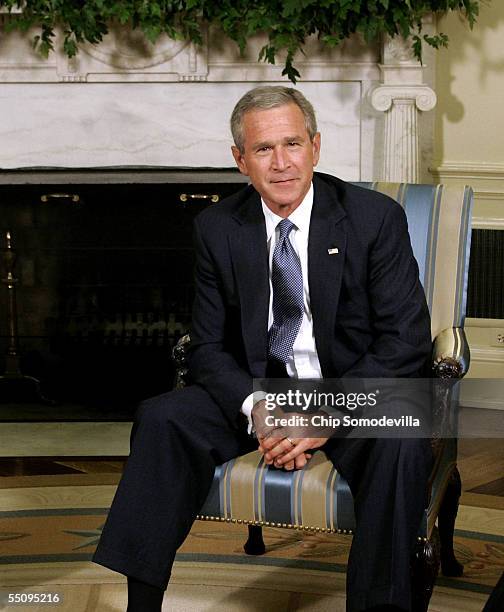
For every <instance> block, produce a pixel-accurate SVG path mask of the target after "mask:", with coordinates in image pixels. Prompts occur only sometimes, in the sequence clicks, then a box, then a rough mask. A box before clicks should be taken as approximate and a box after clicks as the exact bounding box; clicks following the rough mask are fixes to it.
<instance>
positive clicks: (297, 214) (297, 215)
mask: <svg viewBox="0 0 504 612" xmlns="http://www.w3.org/2000/svg"><path fill="white" fill-rule="evenodd" d="M261 204H262V209H263V214H264V219H265V221H266V238H267V240H268V241H269V240H270V238H271V236H272V235H273V233H274V231H275V228H276V226H277V225H278V224H279V223H280V221H281V220H282V217H279V216H278V215H276V214H275V213H274V212H273V211H272V210H270V209H269V208H268V207H267V205H266V203H265V202H264V200H263V199H262V198H261ZM312 208H313V183H311V184H310V189H308V192H307V194H306V195H305V197H304V198H303V201H302V202H301V204H300V205H299V206H298V207H297V208H296V209H295V210H294V211H293V212H292V213H291V214H290V215H289V217H288V218H289V220H290V221H292V223H294V225H295V226H296V227H297V228H298V230H301V231H304V232H308V229H309V227H310V217H311V211H312Z"/></svg>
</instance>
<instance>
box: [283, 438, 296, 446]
mask: <svg viewBox="0 0 504 612" xmlns="http://www.w3.org/2000/svg"><path fill="white" fill-rule="evenodd" d="M285 439H286V440H287V442H290V443H291V445H292V446H296V445H295V444H294V442H293V441H292V440H291V439H290V438H285Z"/></svg>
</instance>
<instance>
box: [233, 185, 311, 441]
mask: <svg viewBox="0 0 504 612" xmlns="http://www.w3.org/2000/svg"><path fill="white" fill-rule="evenodd" d="M261 203H262V209H263V214H264V219H265V222H266V239H267V246H268V260H269V283H270V300H269V313H268V329H269V328H270V327H271V325H272V324H273V288H272V284H271V267H272V260H273V252H274V250H275V246H276V243H277V242H278V238H279V235H280V231H279V229H278V224H279V223H280V221H282V217H279V216H278V215H276V214H275V213H274V212H272V211H271V210H270V209H269V208H268V207H267V205H266V204H265V202H264V200H262V199H261ZM312 208H313V184H312V185H310V189H309V190H308V193H307V194H306V195H305V197H304V199H303V201H302V202H301V204H300V205H299V206H298V207H297V208H296V209H295V210H294V212H292V213H291V214H290V215H289V220H290V221H291V222H292V223H293V224H294V227H293V229H292V230H291V232H290V233H289V240H290V241H291V244H292V246H293V247H294V250H295V251H296V253H297V255H298V257H299V260H300V262H301V272H302V274H303V302H304V312H303V319H302V321H301V327H300V329H299V332H298V335H297V337H296V340H295V341H294V346H293V347H292V352H291V354H290V355H289V358H288V360H287V363H286V364H285V365H286V369H287V374H288V375H289V376H290V377H291V378H322V370H321V369H320V363H319V360H318V355H317V349H316V347H315V336H314V335H313V318H312V314H311V310H310V289H309V287H308V235H309V231H310V216H311V211H312ZM256 399H257V398H256ZM253 405H254V394H252V393H251V394H250V395H249V396H247V397H246V398H245V401H244V402H243V404H242V407H241V411H242V412H243V413H244V414H245V415H246V416H247V418H248V421H249V432H250V431H251V430H252V418H251V412H252V408H253Z"/></svg>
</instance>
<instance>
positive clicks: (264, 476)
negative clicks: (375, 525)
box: [199, 451, 355, 533]
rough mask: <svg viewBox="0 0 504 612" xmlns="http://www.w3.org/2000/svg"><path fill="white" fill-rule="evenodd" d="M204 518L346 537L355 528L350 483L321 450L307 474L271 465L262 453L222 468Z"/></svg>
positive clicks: (209, 497)
mask: <svg viewBox="0 0 504 612" xmlns="http://www.w3.org/2000/svg"><path fill="white" fill-rule="evenodd" d="M251 483H253V486H251ZM199 518H202V519H205V518H206V519H207V520H210V519H213V520H216V519H217V520H219V519H221V520H228V521H232V522H243V523H246V524H254V525H268V524H269V525H272V526H278V527H293V528H296V529H309V530H320V531H327V532H344V533H349V532H351V531H352V530H353V529H354V527H355V519H354V505H353V499H352V494H351V492H350V488H349V486H348V483H347V482H346V480H345V479H344V478H343V477H342V476H341V475H340V474H339V473H338V472H337V471H336V469H335V468H334V467H333V465H332V463H331V462H330V461H328V460H327V459H326V456H325V454H324V453H323V452H321V451H319V452H315V453H314V455H313V457H312V459H311V460H310V461H309V462H308V464H307V466H306V467H305V468H304V469H302V470H295V471H285V470H281V469H276V468H274V467H272V466H268V465H266V464H265V463H264V459H263V456H262V455H261V453H259V451H254V452H252V453H248V454H247V455H244V456H243V457H238V458H237V459H233V460H231V461H228V462H227V463H225V464H223V465H221V466H219V467H217V468H216V470H215V475H214V480H213V483H212V487H211V489H210V493H209V495H208V497H207V500H206V502H205V504H204V506H203V508H202V510H201V513H200V516H199Z"/></svg>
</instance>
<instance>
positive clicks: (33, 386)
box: [0, 232, 56, 406]
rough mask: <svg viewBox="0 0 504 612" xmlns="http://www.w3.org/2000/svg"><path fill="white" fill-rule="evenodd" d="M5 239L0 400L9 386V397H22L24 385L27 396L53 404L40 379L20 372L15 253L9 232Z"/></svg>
mask: <svg viewBox="0 0 504 612" xmlns="http://www.w3.org/2000/svg"><path fill="white" fill-rule="evenodd" d="M6 239H7V247H6V248H5V249H2V250H3V253H2V259H3V263H4V267H5V269H6V272H7V274H6V276H5V278H2V279H1V281H2V283H3V284H4V285H5V286H6V287H7V295H8V306H7V323H8V334H9V335H8V346H7V353H6V356H5V372H4V373H3V375H2V376H0V402H1V401H2V400H3V399H4V398H5V389H6V388H7V387H11V392H10V393H9V398H12V397H15V396H16V395H18V396H19V397H24V396H25V393H24V388H25V387H26V388H28V389H29V395H28V397H30V396H31V397H35V399H36V400H38V401H40V402H42V403H43V404H48V405H50V406H54V405H55V404H56V402H55V401H54V400H52V399H49V398H48V397H46V396H45V395H44V393H43V392H42V389H41V386H40V381H39V380H38V379H37V378H35V377H33V376H27V375H25V374H23V373H22V372H21V367H20V357H21V356H20V353H19V335H18V327H17V321H18V319H17V304H16V285H17V282H18V279H17V278H15V277H14V267H15V265H16V254H15V253H14V251H13V250H12V243H11V233H10V232H7V233H6ZM12 391H14V393H12ZM19 391H21V393H19Z"/></svg>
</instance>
